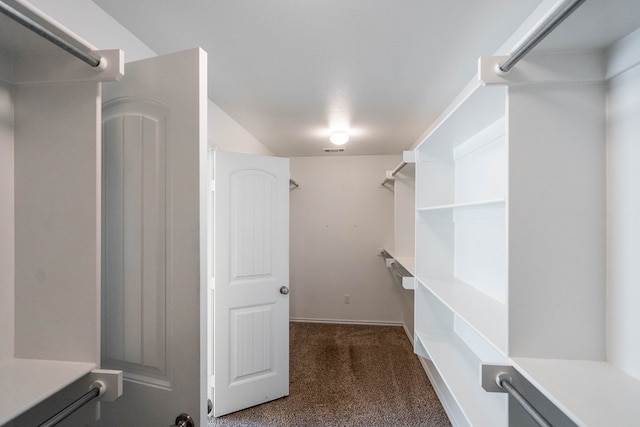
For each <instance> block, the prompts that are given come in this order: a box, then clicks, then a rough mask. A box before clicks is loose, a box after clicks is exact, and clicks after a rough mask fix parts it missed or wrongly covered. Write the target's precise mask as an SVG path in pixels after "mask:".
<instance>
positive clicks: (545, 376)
mask: <svg viewBox="0 0 640 427" xmlns="http://www.w3.org/2000/svg"><path fill="white" fill-rule="evenodd" d="M511 360H512V362H513V365H514V366H515V367H516V369H518V371H519V372H520V373H521V374H522V375H523V376H524V377H525V378H526V379H527V380H528V381H529V382H530V383H531V384H533V385H534V386H535V387H536V388H537V389H538V390H539V391H540V392H541V393H542V394H544V395H545V396H546V397H547V398H548V399H549V400H550V401H551V402H552V403H553V404H554V405H556V406H557V407H558V408H559V409H560V410H561V411H562V412H564V413H565V414H566V415H567V416H568V417H569V418H570V419H571V420H572V421H574V422H575V423H576V424H578V425H579V426H604V425H612V424H611V423H614V424H615V425H618V426H634V425H637V423H638V420H640V405H638V402H640V380H637V379H635V378H633V377H631V376H630V375H627V374H625V373H624V372H622V371H620V370H618V369H617V368H615V367H614V366H613V365H611V364H610V363H607V362H605V361H591V360H562V359H533V358H524V357H513V358H512V359H511ZM614 420H615V421H614Z"/></svg>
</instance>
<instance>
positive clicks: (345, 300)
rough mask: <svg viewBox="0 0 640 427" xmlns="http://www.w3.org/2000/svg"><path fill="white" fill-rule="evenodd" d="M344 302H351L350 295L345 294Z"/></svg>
mask: <svg viewBox="0 0 640 427" xmlns="http://www.w3.org/2000/svg"><path fill="white" fill-rule="evenodd" d="M344 303H345V304H349V303H351V295H345V296H344Z"/></svg>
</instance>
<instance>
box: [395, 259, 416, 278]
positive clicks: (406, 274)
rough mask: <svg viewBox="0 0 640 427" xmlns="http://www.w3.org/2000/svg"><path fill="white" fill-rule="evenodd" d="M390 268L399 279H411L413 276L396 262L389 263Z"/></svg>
mask: <svg viewBox="0 0 640 427" xmlns="http://www.w3.org/2000/svg"><path fill="white" fill-rule="evenodd" d="M391 268H393V269H394V270H395V271H396V273H398V275H399V276H400V277H413V274H411V272H409V270H407V269H406V268H404V266H403V265H402V264H400V263H399V262H398V261H396V260H393V261H391Z"/></svg>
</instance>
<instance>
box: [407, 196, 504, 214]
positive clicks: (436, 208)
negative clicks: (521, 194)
mask: <svg viewBox="0 0 640 427" xmlns="http://www.w3.org/2000/svg"><path fill="white" fill-rule="evenodd" d="M504 204H505V199H488V200H477V201H473V202H463V203H451V204H447V205H437V206H427V207H423V208H418V209H417V211H418V212H420V213H422V212H432V211H444V210H448V209H451V210H453V209H463V208H474V207H483V206H499V205H504Z"/></svg>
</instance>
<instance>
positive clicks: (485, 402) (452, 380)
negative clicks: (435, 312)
mask: <svg viewBox="0 0 640 427" xmlns="http://www.w3.org/2000/svg"><path fill="white" fill-rule="evenodd" d="M415 335H416V338H417V339H418V340H419V341H420V344H421V345H422V346H423V347H424V349H425V350H426V351H427V353H428V354H429V360H431V362H432V363H433V365H434V366H435V368H436V369H437V370H438V372H439V374H440V377H441V378H442V380H443V382H444V384H445V386H446V387H447V388H448V389H449V392H450V394H451V396H452V397H453V399H454V401H455V402H456V404H457V405H458V407H459V408H460V410H461V411H462V413H463V415H464V416H465V418H466V419H467V421H468V422H469V424H470V425H472V426H474V427H478V426H491V427H494V426H497V425H501V424H502V425H505V426H506V424H507V421H506V419H505V420H504V422H503V423H500V422H499V421H498V420H496V416H497V414H505V417H506V395H499V394H493V393H487V392H485V391H484V390H483V389H482V387H481V385H480V380H479V378H480V365H479V364H478V365H477V366H472V365H471V364H470V363H469V358H468V357H465V354H468V353H470V350H468V349H466V348H464V345H463V344H461V343H458V342H457V341H455V340H454V339H453V338H452V337H451V336H450V335H447V334H439V335H438V337H437V338H431V337H430V336H429V335H428V334H425V333H423V332H421V331H419V330H418V329H416V333H415ZM473 378H476V379H477V381H476V382H475V385H474V383H472V382H471V381H470V380H471V379H473Z"/></svg>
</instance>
